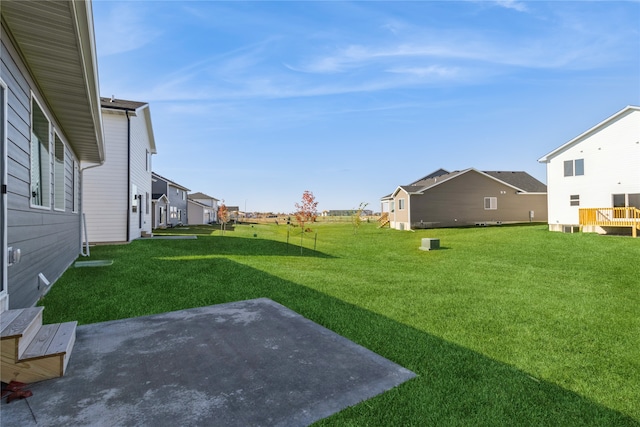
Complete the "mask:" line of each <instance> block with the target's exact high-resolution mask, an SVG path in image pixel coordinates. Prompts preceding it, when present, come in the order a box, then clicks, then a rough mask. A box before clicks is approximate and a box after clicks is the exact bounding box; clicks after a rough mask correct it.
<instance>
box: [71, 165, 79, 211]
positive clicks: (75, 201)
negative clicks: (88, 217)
mask: <svg viewBox="0 0 640 427" xmlns="http://www.w3.org/2000/svg"><path fill="white" fill-rule="evenodd" d="M79 202H80V170H79V168H78V162H77V161H75V160H74V161H73V206H72V209H73V212H74V213H77V212H78V209H79V208H80V206H79Z"/></svg>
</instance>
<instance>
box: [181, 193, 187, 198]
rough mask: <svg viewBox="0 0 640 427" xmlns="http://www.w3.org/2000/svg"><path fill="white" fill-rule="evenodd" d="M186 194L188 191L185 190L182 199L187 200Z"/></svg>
mask: <svg viewBox="0 0 640 427" xmlns="http://www.w3.org/2000/svg"><path fill="white" fill-rule="evenodd" d="M186 195H187V192H186V191H183V192H182V200H185V199H186Z"/></svg>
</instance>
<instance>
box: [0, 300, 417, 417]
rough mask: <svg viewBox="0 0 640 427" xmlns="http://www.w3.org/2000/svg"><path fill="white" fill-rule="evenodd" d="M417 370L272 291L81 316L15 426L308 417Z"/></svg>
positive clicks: (13, 412)
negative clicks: (57, 369)
mask: <svg viewBox="0 0 640 427" xmlns="http://www.w3.org/2000/svg"><path fill="white" fill-rule="evenodd" d="M414 376H415V375H414V374H413V373H412V372H411V371H408V370H407V369H404V368H402V367H400V366H398V365H396V364H394V363H392V362H390V361H389V360H387V359H384V358H382V357H381V356H379V355H377V354H375V353H372V352H371V351H369V350H367V349H365V348H363V347H361V346H359V345H356V344H355V343H353V342H351V341H349V340H347V339H345V338H343V337H341V336H339V335H337V334H335V333H333V332H331V331H329V330H328V329H326V328H323V327H321V326H320V325H318V324H316V323H313V322H311V321H310V320H308V319H305V318H303V317H302V316H300V315H298V314H296V313H295V312H293V311H291V310H289V309H287V308H286V307H284V306H282V305H280V304H277V303H275V302H273V301H271V300H269V299H265V298H261V299H256V300H249V301H241V302H236V303H229V304H221V305H215V306H209V307H202V308H194V309H189V310H182V311H176V312H171V313H164V314H159V315H153V316H146V317H139V318H133V319H124V320H117V321H111V322H104V323H95V324H91V325H84V326H80V327H79V328H78V330H77V340H76V345H75V348H74V350H73V353H72V355H71V360H70V362H69V367H68V370H67V374H66V375H65V376H64V377H62V378H59V379H54V380H49V381H43V382H40V383H36V384H32V385H30V387H29V389H30V390H31V391H32V392H33V396H32V397H30V398H28V399H26V400H20V401H13V402H11V403H10V404H6V403H5V401H4V400H3V402H2V406H1V408H0V409H1V417H2V421H1V422H2V425H6V426H36V425H37V426H70V425H73V426H154V427H155V426H306V425H309V424H311V423H313V422H315V421H317V420H320V419H322V418H325V417H327V416H329V415H331V414H334V413H336V412H338V411H340V410H341V409H344V408H346V407H348V406H352V405H355V404H356V403H358V402H361V401H363V400H366V399H368V398H371V397H373V396H375V395H377V394H380V393H382V392H384V391H386V390H388V389H390V388H392V387H394V386H397V385H399V384H401V383H403V382H404V381H407V380H408V379H411V378H413V377H414Z"/></svg>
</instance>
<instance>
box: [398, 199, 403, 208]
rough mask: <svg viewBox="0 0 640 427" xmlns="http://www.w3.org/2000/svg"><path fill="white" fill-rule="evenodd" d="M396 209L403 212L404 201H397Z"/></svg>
mask: <svg viewBox="0 0 640 427" xmlns="http://www.w3.org/2000/svg"><path fill="white" fill-rule="evenodd" d="M398 209H399V210H404V199H398Z"/></svg>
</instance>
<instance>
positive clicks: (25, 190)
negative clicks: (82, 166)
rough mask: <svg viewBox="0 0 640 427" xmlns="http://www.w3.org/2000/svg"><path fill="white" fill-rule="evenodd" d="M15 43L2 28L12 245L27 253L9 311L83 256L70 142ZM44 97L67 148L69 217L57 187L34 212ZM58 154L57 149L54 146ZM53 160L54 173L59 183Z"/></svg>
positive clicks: (14, 279)
mask: <svg viewBox="0 0 640 427" xmlns="http://www.w3.org/2000/svg"><path fill="white" fill-rule="evenodd" d="M10 43H11V42H10V39H9V37H8V36H7V33H6V32H5V28H4V27H3V28H2V43H1V52H0V53H1V54H0V58H1V60H0V62H1V68H0V77H1V78H2V80H3V81H4V82H5V83H6V84H7V104H8V106H7V174H8V176H7V243H8V246H11V247H14V248H18V249H20V250H21V253H22V258H21V260H20V262H19V263H17V264H15V265H12V266H9V267H8V269H7V279H8V283H7V288H8V294H9V308H21V307H29V306H32V305H34V304H35V303H36V302H37V301H38V299H39V298H40V297H41V296H42V295H43V294H44V293H45V292H46V291H47V290H48V289H45V287H44V286H39V280H38V274H39V273H42V274H44V276H45V277H46V278H47V279H48V280H49V281H50V282H51V283H53V282H54V281H55V280H57V279H58V278H59V277H60V276H61V275H62V273H63V272H64V271H65V269H66V268H67V267H68V266H69V265H70V264H71V263H73V261H74V260H75V259H76V258H77V256H78V254H79V251H80V215H79V214H77V213H73V212H72V209H73V162H74V160H75V159H76V156H75V154H74V153H73V152H72V151H71V149H70V148H69V145H68V144H67V140H66V136H65V135H64V134H63V133H62V131H61V130H60V127H59V126H58V124H57V123H56V122H55V121H54V120H53V115H52V114H51V112H50V111H48V109H47V107H46V102H44V101H46V100H44V99H42V96H40V94H39V92H38V90H37V87H36V85H35V84H34V83H33V81H32V79H31V77H30V75H29V73H28V71H27V68H26V67H25V65H24V64H23V63H22V62H21V60H20V59H19V56H18V55H17V53H16V51H15V49H14V47H13V46H12V45H11V44H10ZM32 91H33V93H35V94H36V95H37V96H38V100H39V101H40V103H41V106H42V108H43V111H44V113H45V114H46V116H47V118H48V119H49V121H50V123H51V125H52V127H51V131H50V139H51V141H53V130H54V128H55V129H56V130H57V131H58V135H59V136H60V138H61V139H62V140H63V142H65V155H64V168H65V178H64V188H65V208H64V211H56V210H54V209H53V201H54V195H53V184H52V185H51V186H50V187H49V191H50V193H51V196H50V207H49V208H47V209H42V208H33V207H31V206H30V200H31V198H30V168H31V162H30V156H29V153H30V137H31V130H30V122H31V92H32ZM50 149H51V150H53V143H51V145H50ZM53 169H54V167H53V159H51V161H50V168H49V171H50V173H51V174H52V175H51V180H50V182H51V183H53V182H54V180H53Z"/></svg>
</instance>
